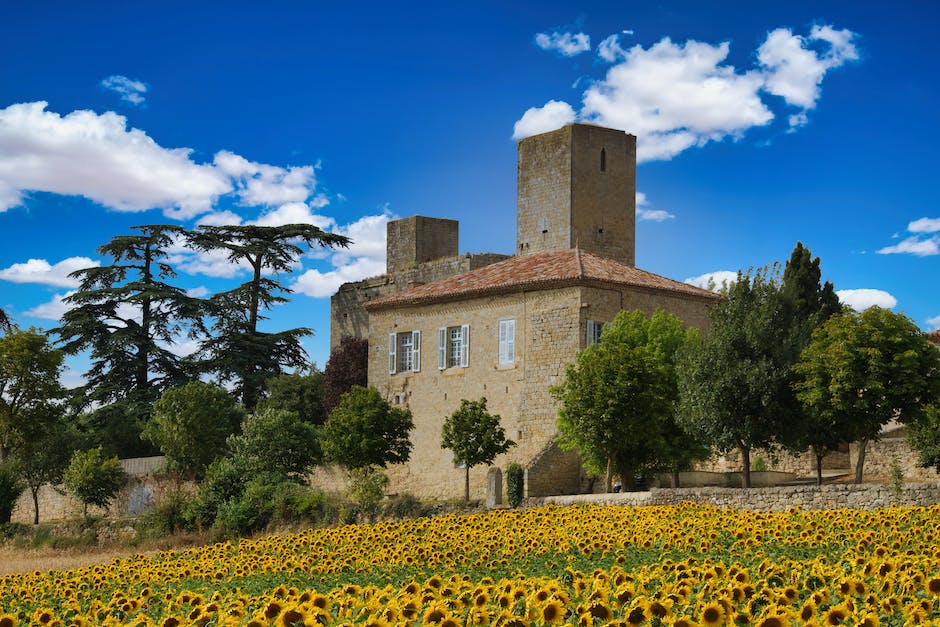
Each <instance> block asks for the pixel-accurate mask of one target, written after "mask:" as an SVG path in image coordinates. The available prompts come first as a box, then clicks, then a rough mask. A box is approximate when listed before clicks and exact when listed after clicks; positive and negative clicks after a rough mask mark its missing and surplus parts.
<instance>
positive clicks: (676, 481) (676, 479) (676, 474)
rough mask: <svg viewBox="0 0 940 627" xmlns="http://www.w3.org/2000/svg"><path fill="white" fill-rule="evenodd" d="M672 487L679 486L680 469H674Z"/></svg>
mask: <svg viewBox="0 0 940 627" xmlns="http://www.w3.org/2000/svg"><path fill="white" fill-rule="evenodd" d="M672 487H674V488H678V487H679V471H678V470H673V471H672Z"/></svg>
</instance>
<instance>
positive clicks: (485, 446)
mask: <svg viewBox="0 0 940 627" xmlns="http://www.w3.org/2000/svg"><path fill="white" fill-rule="evenodd" d="M515 445H516V443H515V442H513V441H512V440H509V439H507V438H506V430H505V429H503V427H502V425H501V424H500V423H499V416H497V415H495V414H491V413H489V412H488V411H487V410H486V398H481V399H480V400H478V401H468V400H467V399H461V401H460V407H458V408H457V409H456V410H455V411H454V413H452V414H451V415H450V416H448V417H447V418H445V419H444V424H443V426H442V427H441V448H445V449H449V450H450V451H451V452H452V453H453V454H454V463H456V464H460V465H463V467H464V492H463V498H464V500H465V501H469V500H470V469H471V468H473V467H474V466H479V465H480V464H492V463H493V460H494V459H496V456H497V455H501V454H503V453H505V452H506V451H508V450H509V449H510V448H512V447H513V446H515Z"/></svg>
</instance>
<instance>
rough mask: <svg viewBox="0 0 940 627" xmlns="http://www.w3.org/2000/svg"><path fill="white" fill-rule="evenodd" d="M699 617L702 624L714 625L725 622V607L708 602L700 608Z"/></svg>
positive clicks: (710, 626) (711, 626)
mask: <svg viewBox="0 0 940 627" xmlns="http://www.w3.org/2000/svg"><path fill="white" fill-rule="evenodd" d="M699 619H700V620H701V622H702V624H703V625H708V627H716V626H717V625H721V624H723V623H724V622H725V608H723V607H722V606H721V605H720V604H718V603H709V604H708V605H706V606H705V607H704V608H703V609H702V613H701V614H699Z"/></svg>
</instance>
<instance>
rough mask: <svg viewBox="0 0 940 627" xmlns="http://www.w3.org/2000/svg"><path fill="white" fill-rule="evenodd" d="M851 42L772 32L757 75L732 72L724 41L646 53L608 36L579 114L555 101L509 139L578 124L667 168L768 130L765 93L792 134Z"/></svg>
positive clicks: (853, 53)
mask: <svg viewBox="0 0 940 627" xmlns="http://www.w3.org/2000/svg"><path fill="white" fill-rule="evenodd" d="M854 37H855V34H854V33H852V32H851V31H848V30H836V29H834V28H832V27H831V26H816V27H813V29H812V30H811V32H810V34H809V35H808V36H806V37H800V36H797V35H793V33H792V32H790V31H789V30H786V29H777V30H775V31H772V32H771V33H769V34H768V36H767V39H766V40H765V41H764V43H763V44H762V45H761V47H760V49H759V50H758V63H757V66H756V67H754V68H751V69H747V70H739V69H737V68H735V67H734V66H733V65H730V64H728V63H727V58H728V54H729V52H730V44H729V43H728V42H722V43H719V44H710V43H705V42H700V41H695V40H689V41H686V42H684V43H676V42H673V41H672V40H671V39H670V38H668V37H666V38H664V39H662V40H660V41H659V42H657V43H655V44H653V45H652V46H650V47H649V48H644V47H643V46H640V45H636V46H633V47H631V48H629V49H624V48H623V47H622V46H621V43H620V35H612V36H610V37H607V38H606V39H604V40H603V41H602V42H601V44H600V45H599V46H598V55H599V56H600V57H601V58H602V59H604V60H605V61H608V62H610V63H613V65H612V66H610V67H609V68H608V70H607V72H606V75H605V76H604V78H602V79H600V80H597V81H594V82H592V83H591V84H590V85H589V87H588V88H587V89H586V90H585V91H584V92H583V94H582V102H581V107H580V110H578V111H577V112H576V111H575V109H574V107H572V106H571V105H570V104H568V103H567V102H561V101H556V100H551V101H549V102H548V103H546V104H545V105H544V106H542V107H533V108H530V109H529V110H527V111H526V112H525V114H524V115H523V116H522V118H520V119H519V120H518V121H517V122H516V124H515V127H514V134H513V136H514V138H515V139H520V138H522V137H527V136H529V135H533V134H536V133H541V132H545V131H549V130H554V129H555V128H558V127H559V126H562V125H564V124H568V123H570V122H573V121H576V120H580V121H584V122H590V123H595V124H600V125H603V126H609V127H613V128H619V129H623V130H625V131H627V132H630V133H633V134H635V135H636V136H637V160H638V161H649V160H656V159H671V158H672V157H674V156H675V155H677V154H679V153H681V152H682V151H684V150H687V149H688V148H690V147H693V146H702V145H704V144H706V143H708V142H711V141H722V140H725V139H729V138H730V139H739V138H741V137H742V136H743V135H744V133H745V132H746V131H747V130H749V129H751V128H754V127H760V126H765V125H767V124H769V123H771V121H773V119H774V117H775V116H774V113H773V112H772V111H771V109H770V107H769V106H768V104H767V103H765V102H764V100H763V96H764V95H766V94H773V95H778V96H781V97H782V98H783V99H784V102H785V103H786V104H787V105H788V106H791V107H796V108H798V109H799V110H798V111H796V112H794V113H792V114H791V115H789V117H788V120H789V127H790V128H791V129H793V128H798V127H799V126H802V125H804V124H806V123H807V121H808V116H807V115H806V112H807V111H808V110H810V109H812V108H813V107H814V106H815V105H816V102H817V101H818V99H819V93H820V91H819V86H820V84H821V81H822V79H823V77H824V76H825V74H826V72H828V71H829V70H831V69H834V68H837V67H839V66H841V65H844V64H845V63H846V62H847V61H850V60H854V59H857V58H858V52H857V50H856V48H855V45H854V43H853V41H854Z"/></svg>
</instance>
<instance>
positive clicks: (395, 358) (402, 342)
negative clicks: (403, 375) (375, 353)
mask: <svg viewBox="0 0 940 627" xmlns="http://www.w3.org/2000/svg"><path fill="white" fill-rule="evenodd" d="M419 370H421V331H406V332H404V333H389V334H388V372H389V373H390V374H395V373H396V372H418V371H419Z"/></svg>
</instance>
